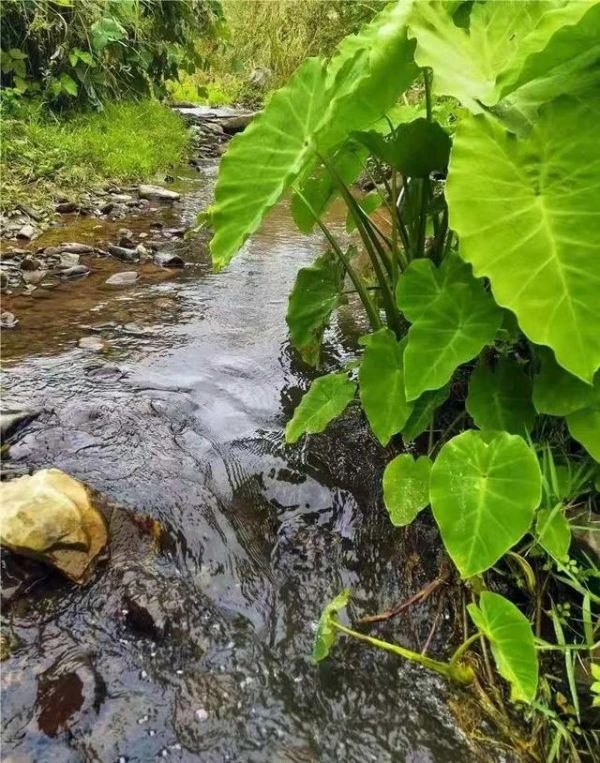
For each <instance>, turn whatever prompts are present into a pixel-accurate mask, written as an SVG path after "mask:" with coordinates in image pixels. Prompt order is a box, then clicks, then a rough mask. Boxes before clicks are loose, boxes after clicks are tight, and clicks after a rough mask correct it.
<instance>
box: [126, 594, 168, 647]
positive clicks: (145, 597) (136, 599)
mask: <svg viewBox="0 0 600 763" xmlns="http://www.w3.org/2000/svg"><path fill="white" fill-rule="evenodd" d="M123 607H124V608H125V609H126V610H127V615H126V622H127V625H128V626H129V627H130V628H131V629H132V630H134V631H136V632H137V633H139V634H141V635H142V636H148V637H149V638H151V639H154V640H155V641H160V640H161V639H163V638H164V637H165V635H166V634H167V631H168V628H169V619H168V617H167V615H166V613H165V612H164V610H163V609H162V607H161V604H160V602H159V600H158V598H157V597H156V596H153V595H152V594H150V593H148V592H147V591H144V590H143V589H140V590H138V591H136V592H131V593H127V594H126V595H125V596H124V598H123Z"/></svg>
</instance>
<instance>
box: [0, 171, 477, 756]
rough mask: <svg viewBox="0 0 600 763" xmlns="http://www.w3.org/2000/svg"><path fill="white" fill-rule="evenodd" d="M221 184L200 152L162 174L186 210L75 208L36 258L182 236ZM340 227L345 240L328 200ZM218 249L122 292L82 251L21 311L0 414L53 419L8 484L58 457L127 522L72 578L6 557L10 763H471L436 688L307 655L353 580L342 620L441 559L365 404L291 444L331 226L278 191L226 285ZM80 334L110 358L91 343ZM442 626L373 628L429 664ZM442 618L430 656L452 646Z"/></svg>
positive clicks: (14, 305) (389, 601)
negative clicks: (308, 272) (306, 336)
mask: <svg viewBox="0 0 600 763" xmlns="http://www.w3.org/2000/svg"><path fill="white" fill-rule="evenodd" d="M216 172H217V162H216V160H210V159H207V160H206V161H204V162H203V164H202V166H201V167H200V169H199V170H198V171H191V170H190V169H189V168H187V167H184V168H181V169H180V170H179V171H176V172H174V174H175V175H177V176H179V177H178V179H177V181H176V184H177V189H178V190H180V191H181V192H182V201H181V203H179V204H177V205H175V206H165V207H164V208H161V209H158V210H157V211H156V212H155V214H154V216H146V217H138V218H135V219H131V220H130V219H125V220H119V221H118V222H103V223H99V222H98V220H95V219H93V218H79V217H77V216H76V215H71V216H69V215H67V216H64V217H63V219H62V222H61V225H60V226H59V227H55V228H52V229H50V230H49V231H47V232H46V233H45V234H43V235H42V237H41V238H40V239H38V240H37V241H36V242H35V246H40V245H43V244H44V243H46V244H53V243H56V242H58V241H81V242H90V241H93V242H101V243H104V242H106V241H110V240H114V238H115V235H116V230H117V229H118V228H122V227H127V228H130V229H131V230H133V231H134V233H136V235H137V234H139V233H140V232H142V231H145V230H148V229H149V226H150V225H151V223H152V222H155V221H156V219H160V220H162V221H163V223H164V225H186V226H191V225H193V223H194V220H195V215H196V213H197V212H198V211H199V210H201V209H203V208H205V207H206V206H207V205H208V203H210V199H211V194H212V188H213V185H214V181H215V177H216ZM331 224H332V226H333V227H334V229H337V230H338V231H342V230H343V227H344V220H343V217H342V216H341V214H340V211H339V210H338V211H337V212H336V210H334V211H333V212H332V222H331ZM206 241H207V239H206V234H200V235H199V236H197V237H195V238H193V237H192V238H191V239H186V240H180V239H177V240H173V242H172V243H171V244H169V246H171V247H172V249H173V251H176V252H177V253H178V254H180V255H181V256H182V257H183V259H184V260H185V261H186V262H187V263H188V264H187V266H186V267H185V268H183V269H180V270H177V271H175V270H164V269H160V268H157V267H155V266H153V265H143V266H141V267H140V268H138V270H139V272H140V278H139V279H138V281H137V282H136V283H134V284H133V285H129V286H122V287H114V286H109V285H107V284H106V283H105V281H106V279H107V278H108V276H109V275H111V274H113V273H115V272H117V271H119V270H131V266H128V265H125V264H123V263H120V262H118V261H117V260H114V259H112V258H105V259H101V258H90V260H89V264H90V267H92V272H91V273H90V274H89V275H88V277H87V278H85V279H83V280H79V281H77V282H65V283H61V284H60V285H58V286H56V288H54V289H51V290H48V291H45V290H43V289H36V290H35V291H34V292H32V294H29V295H21V296H19V295H15V296H13V297H11V299H10V305H9V307H8V308H7V309H10V310H11V311H12V312H13V313H15V315H16V316H17V318H18V320H19V323H18V325H17V326H16V328H14V329H11V330H5V331H3V335H2V344H3V347H2V354H3V364H4V380H3V396H4V405H5V407H7V408H15V409H20V408H31V409H36V410H39V411H41V413H40V414H39V416H38V417H37V418H36V419H35V420H34V421H32V422H31V423H29V424H27V425H26V426H24V427H22V428H21V429H20V430H19V431H18V433H17V434H16V435H14V436H13V438H12V439H11V446H10V450H9V453H8V459H7V460H6V462H5V464H4V470H5V477H6V476H8V477H10V476H16V475H20V474H25V473H29V472H31V471H33V470H35V469H39V468H42V467H47V466H55V467H58V468H60V469H63V470H64V471H65V472H67V473H69V474H71V475H73V476H74V477H76V478H78V479H81V480H83V481H84V482H85V483H87V484H88V485H90V486H91V487H93V488H94V489H95V490H97V491H99V493H101V494H103V495H104V496H106V498H107V499H108V500H109V501H110V502H111V503H112V504H114V506H115V507H116V508H114V509H113V510H112V514H111V521H110V535H111V544H110V558H109V559H108V560H106V561H105V562H103V563H102V564H101V565H100V566H99V568H98V569H97V571H96V573H95V575H94V578H93V580H92V581H91V582H90V583H89V584H88V585H86V586H82V587H78V586H74V585H72V584H69V583H67V582H65V581H63V580H62V579H61V578H59V577H58V576H57V575H55V574H46V575H45V576H43V577H41V578H39V577H38V578H34V579H33V581H32V582H27V581H25V582H24V581H23V580H22V579H20V578H19V574H18V570H17V571H15V570H14V569H13V568H12V565H13V562H12V561H11V560H10V559H7V555H4V558H3V565H4V570H3V572H4V575H3V578H4V587H5V594H6V597H7V603H5V607H4V620H3V628H4V629H5V630H6V632H7V633H8V634H9V635H10V638H11V643H12V647H11V653H10V656H9V657H8V658H7V659H6V660H5V661H4V662H3V663H2V710H3V713H2V715H3V718H2V722H3V760H4V761H6V762H7V763H8V762H9V761H10V762H11V763H25V762H27V761H34V762H35V763H46V761H47V762H48V763H50V762H52V763H71V762H73V763H75V762H79V761H81V762H85V763H88V762H89V763H92V762H93V761H94V762H95V761H100V762H101V763H112V762H114V763H117V762H122V763H124V762H125V761H127V763H133V762H134V761H135V762H139V763H146V761H154V760H162V759H166V760H173V761H202V763H224V762H225V761H235V762H236V763H237V762H239V763H267V762H269V763H279V762H281V763H287V762H288V761H289V762H290V763H317V762H318V763H333V762H334V761H347V762H353V761H357V762H359V763H364V762H365V761H376V762H380V761H381V762H386V761H390V762H391V761H419V762H421V761H435V762H436V763H437V762H439V763H448V762H449V761H470V760H479V759H480V758H478V757H477V755H476V754H475V752H473V750H472V747H471V746H470V744H469V743H468V741H467V739H466V737H465V735H464V734H463V733H462V732H461V731H460V730H459V728H458V726H457V722H456V720H455V718H454V717H453V715H452V713H451V711H450V709H449V706H448V700H449V699H450V700H451V701H454V703H455V704H456V703H460V702H461V698H460V696H459V697H458V698H457V697H456V696H454V697H453V696H452V694H453V692H452V690H451V689H450V688H449V687H448V686H447V685H445V684H444V682H443V681H442V680H441V679H438V678H437V677H436V676H432V675H431V674H430V673H427V672H425V671H424V670H422V669H421V668H419V667H417V666H414V665H409V664H405V663H402V662H401V661H399V660H398V659H397V658H395V657H394V656H392V655H389V654H386V653H383V652H376V651H374V650H372V649H369V648H367V647H365V646H364V645H362V644H359V643H348V642H345V641H341V642H340V643H339V644H338V646H337V647H336V648H335V649H334V651H333V653H332V656H331V658H330V659H329V660H328V661H326V662H325V663H323V664H322V665H320V666H316V665H314V664H313V663H312V661H311V658H310V650H311V645H312V638H313V634H314V628H315V623H316V620H317V618H318V616H319V614H320V611H321V609H322V607H323V605H324V604H325V603H326V602H327V601H328V600H329V599H330V598H331V597H332V596H333V595H335V594H337V593H338V592H339V591H340V590H341V589H342V588H343V587H345V586H347V587H349V588H351V589H352V591H353V605H352V606H351V608H350V614H351V615H354V616H358V615H361V614H366V613H373V612H376V611H379V610H382V609H385V608H389V607H390V606H392V605H394V604H396V603H398V602H400V601H402V600H403V599H404V598H406V597H408V596H410V595H411V594H413V593H415V592H416V591H418V590H419V589H420V588H421V587H422V586H423V585H425V584H426V583H427V582H428V581H430V580H431V579H433V578H434V577H435V576H436V575H437V573H438V566H439V561H440V558H438V554H439V551H438V543H437V536H436V533H435V532H434V529H433V528H432V526H431V523H430V522H429V521H428V520H427V519H426V518H423V519H419V520H418V521H417V522H416V523H415V525H414V526H413V527H411V528H409V529H408V530H407V531H405V532H401V531H397V530H394V528H393V527H392V526H391V525H390V523H389V520H388V519H387V516H386V513H385V511H384V510H383V507H382V503H381V485H380V483H381V469H382V465H383V464H384V463H385V461H386V459H388V458H389V455H388V454H386V452H385V451H384V450H383V449H382V448H380V447H379V446H378V445H377V444H376V443H375V442H374V440H373V439H372V438H371V436H370V435H369V433H368V431H367V429H366V427H365V424H364V422H363V421H362V418H361V416H360V415H359V413H358V411H356V410H350V411H349V412H348V414H347V415H346V416H344V417H343V418H342V419H341V420H340V421H338V422H336V423H335V424H334V425H332V426H331V427H330V428H329V429H328V431H327V432H326V433H324V434H323V435H318V436H312V437H310V438H309V439H308V441H305V442H301V443H300V444H299V445H298V446H294V447H286V446H285V444H284V441H283V429H284V427H285V423H286V421H287V420H289V418H290V416H291V414H292V411H293V408H294V406H295V405H296V404H297V402H298V401H299V399H300V396H301V394H302V392H303V391H304V390H305V389H306V388H307V386H308V384H309V382H310V380H311V379H312V378H314V372H313V371H311V370H310V369H308V368H307V367H306V366H304V365H303V364H302V363H301V361H300V360H299V358H298V356H297V355H296V354H295V353H294V352H293V351H292V349H291V347H290V344H289V341H288V337H287V327H286V323H285V311H286V304H287V295H288V292H289V290H290V288H291V285H292V283H293V280H294V277H295V274H296V272H297V270H298V268H299V267H300V266H301V265H303V264H306V263H308V262H310V261H311V260H312V259H313V258H314V257H315V256H316V255H317V253H319V251H320V250H321V248H322V240H321V238H320V236H318V235H314V236H312V237H304V236H302V235H300V234H299V233H297V232H296V231H295V229H294V226H293V223H292V221H291V218H290V215H289V210H288V204H287V202H285V201H284V202H282V203H281V204H280V205H278V206H277V207H276V208H275V209H274V210H273V212H272V213H271V215H270V216H269V218H268V219H267V221H266V223H265V224H264V226H263V228H262V230H261V231H260V233H258V234H257V235H255V236H254V237H253V238H252V239H251V241H249V242H248V244H247V245H246V246H245V247H244V249H243V251H242V253H241V254H240V255H239V256H238V257H237V258H236V259H235V260H234V261H233V262H232V264H231V265H230V266H229V267H228V268H227V269H226V270H225V271H223V272H221V273H219V274H214V273H213V272H212V269H211V265H210V258H209V255H208V252H207V245H206ZM364 328H365V326H364V323H363V322H362V316H361V314H360V311H359V309H358V307H357V305H356V304H354V303H353V302H352V300H350V302H349V304H348V305H347V306H345V307H344V308H342V309H341V310H340V311H339V314H338V316H337V317H336V319H335V321H334V325H333V327H332V328H331V330H330V331H329V332H328V333H327V335H326V342H325V352H324V362H323V367H322V369H321V370H323V371H327V370H330V369H332V368H334V367H335V366H336V365H338V364H339V363H340V362H341V361H344V360H348V359H350V358H352V357H353V356H354V355H355V354H356V352H357V347H358V344H357V339H358V337H359V335H360V334H361V332H362V330H363V329H364ZM90 336H95V337H101V338H102V340H103V342H104V346H103V349H102V350H101V351H100V352H95V351H91V350H90V349H87V348H86V347H85V346H83V347H81V346H79V344H78V343H79V340H80V339H81V338H82V337H90ZM436 611H438V607H437V599H436V598H435V597H433V598H432V599H431V600H429V601H426V602H424V603H422V604H419V605H417V606H416V607H414V608H412V609H410V610H409V611H408V613H407V614H406V615H405V616H404V617H402V618H399V619H396V620H395V621H393V623H391V624H389V625H388V626H386V627H384V628H383V629H382V628H379V629H373V633H374V634H381V633H383V634H384V635H388V636H391V637H392V638H395V639H397V640H398V641H399V642H400V643H402V644H405V645H407V646H410V647H412V648H422V647H423V644H424V643H425V641H426V640H427V637H428V634H429V631H430V627H431V623H432V622H433V619H434V617H435V615H436ZM132 612H133V616H132ZM439 612H442V616H441V618H440V624H439V627H438V628H437V630H436V633H435V636H434V638H433V642H432V644H431V647H430V649H431V652H432V654H436V653H437V654H441V653H443V651H444V650H443V647H444V644H445V643H446V642H447V641H448V640H449V639H451V638H455V637H456V634H453V633H452V631H451V628H450V624H449V623H450V620H451V618H450V615H449V612H447V611H446V607H445V606H444V607H441V608H440V609H439ZM440 648H441V649H440ZM489 759H490V758H489V757H488V760H489Z"/></svg>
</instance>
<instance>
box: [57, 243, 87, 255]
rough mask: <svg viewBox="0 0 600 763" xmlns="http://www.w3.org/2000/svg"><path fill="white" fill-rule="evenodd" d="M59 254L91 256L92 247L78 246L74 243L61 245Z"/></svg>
mask: <svg viewBox="0 0 600 763" xmlns="http://www.w3.org/2000/svg"><path fill="white" fill-rule="evenodd" d="M59 251H60V252H61V253H63V252H66V253H67V254H91V253H92V252H93V251H94V247H93V246H90V245H89V244H78V243H76V242H72V243H68V244H61V245H60V247H59Z"/></svg>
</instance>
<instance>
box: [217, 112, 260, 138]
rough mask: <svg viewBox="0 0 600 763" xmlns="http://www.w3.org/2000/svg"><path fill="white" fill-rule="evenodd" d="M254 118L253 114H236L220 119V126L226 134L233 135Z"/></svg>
mask: <svg viewBox="0 0 600 763" xmlns="http://www.w3.org/2000/svg"><path fill="white" fill-rule="evenodd" d="M253 118H254V114H237V115H236V116H234V117H226V118H225V119H222V120H221V127H222V128H223V131H224V132H226V133H227V134H228V135H235V133H237V132H241V131H242V130H244V129H245V128H246V127H247V126H248V125H249V124H250V122H251V121H252V119H253Z"/></svg>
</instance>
